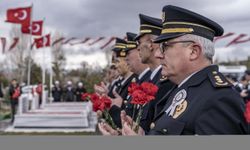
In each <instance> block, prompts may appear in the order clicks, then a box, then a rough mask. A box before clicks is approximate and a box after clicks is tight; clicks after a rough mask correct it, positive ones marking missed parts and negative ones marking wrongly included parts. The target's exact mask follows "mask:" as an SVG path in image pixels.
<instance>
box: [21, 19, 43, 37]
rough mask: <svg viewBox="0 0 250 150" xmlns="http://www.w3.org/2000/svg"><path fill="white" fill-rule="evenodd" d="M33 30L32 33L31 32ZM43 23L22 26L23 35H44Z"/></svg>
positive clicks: (34, 22) (35, 22) (36, 22)
mask: <svg viewBox="0 0 250 150" xmlns="http://www.w3.org/2000/svg"><path fill="white" fill-rule="evenodd" d="M31 29H32V31H30V30H31ZM42 31H43V21H33V22H32V23H31V25H29V24H27V25H26V24H25V25H22V33H25V34H32V35H42Z"/></svg>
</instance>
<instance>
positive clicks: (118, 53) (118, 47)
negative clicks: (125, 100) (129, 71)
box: [108, 38, 126, 98]
mask: <svg viewBox="0 0 250 150" xmlns="http://www.w3.org/2000/svg"><path fill="white" fill-rule="evenodd" d="M125 48H126V41H124V40H123V39H120V38H116V42H115V46H114V48H113V49H112V51H113V52H114V54H115V59H116V58H119V57H126V53H125V52H124V51H122V50H123V49H125ZM122 81H123V77H121V76H119V77H118V78H117V79H115V80H114V81H113V82H112V83H111V86H110V89H109V92H108V96H109V97H111V98H115V96H114V95H113V90H115V91H116V92H118V91H120V89H121V83H122Z"/></svg>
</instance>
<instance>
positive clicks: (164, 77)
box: [160, 76, 168, 82]
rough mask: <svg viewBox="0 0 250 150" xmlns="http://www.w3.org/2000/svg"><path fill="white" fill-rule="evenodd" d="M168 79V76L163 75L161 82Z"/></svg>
mask: <svg viewBox="0 0 250 150" xmlns="http://www.w3.org/2000/svg"><path fill="white" fill-rule="evenodd" d="M166 80H168V78H167V77H166V76H161V78H160V82H163V81H166Z"/></svg>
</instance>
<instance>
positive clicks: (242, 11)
mask: <svg viewBox="0 0 250 150" xmlns="http://www.w3.org/2000/svg"><path fill="white" fill-rule="evenodd" d="M31 3H33V6H34V7H33V16H34V17H33V18H34V19H36V20H38V19H43V18H44V17H45V18H46V20H45V26H46V32H54V31H55V30H58V31H60V32H62V33H64V35H66V36H67V37H78V38H83V37H87V36H90V37H93V38H94V37H100V36H107V37H111V36H119V37H123V36H124V35H125V33H126V32H127V31H130V32H135V33H138V30H139V18H138V14H139V13H143V14H146V15H150V16H152V17H158V18H160V17H161V10H162V7H163V6H164V5H168V4H171V5H176V6H181V7H184V8H187V9H190V10H192V11H195V12H197V13H200V14H202V15H204V16H206V17H208V18H210V19H212V20H214V21H216V22H218V23H219V24H221V25H222V26H223V27H224V29H225V33H226V32H235V33H237V34H240V33H245V34H248V35H250V9H249V6H250V0H0V36H2V37H7V36H8V35H9V31H10V27H11V26H10V24H8V23H4V20H5V18H6V10H7V9H8V8H15V7H19V6H29V5H31ZM234 37H235V36H232V37H231V38H227V39H224V40H221V41H218V42H217V43H216V57H217V58H219V59H221V60H225V59H228V58H230V59H235V58H237V59H246V57H247V56H248V55H249V56H250V48H249V46H250V42H248V43H245V44H238V45H235V46H231V47H229V48H224V46H225V45H226V44H227V43H226V42H228V41H230V39H232V38H234ZM248 37H249V36H248ZM73 49H75V48H73ZM92 58H94V57H92Z"/></svg>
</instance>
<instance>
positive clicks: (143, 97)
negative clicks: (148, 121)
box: [128, 82, 158, 132]
mask: <svg viewBox="0 0 250 150" xmlns="http://www.w3.org/2000/svg"><path fill="white" fill-rule="evenodd" d="M157 91H158V87H157V86H156V85H154V84H152V83H150V82H143V83H142V84H141V85H138V84H136V83H131V84H130V86H129V88H128V92H129V95H130V96H131V97H132V100H131V103H132V104H134V105H138V106H139V111H138V114H137V117H136V126H135V129H134V130H135V132H138V129H139V124H140V120H141V116H142V111H143V108H142V107H143V105H145V104H147V103H149V102H150V101H151V100H154V99H155V94H156V93H157ZM134 109H136V107H134ZM134 111H135V110H133V112H134ZM133 119H134V116H133Z"/></svg>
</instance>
